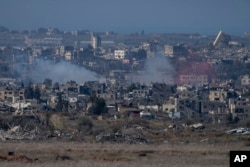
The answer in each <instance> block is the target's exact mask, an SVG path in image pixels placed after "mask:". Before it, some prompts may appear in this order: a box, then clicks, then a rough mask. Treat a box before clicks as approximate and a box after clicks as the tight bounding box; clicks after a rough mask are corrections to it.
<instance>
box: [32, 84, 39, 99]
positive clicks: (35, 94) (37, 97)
mask: <svg viewBox="0 0 250 167" xmlns="http://www.w3.org/2000/svg"><path fill="white" fill-rule="evenodd" d="M40 97H41V91H40V89H39V87H38V86H36V88H35V90H34V93H33V98H35V99H37V100H40Z"/></svg>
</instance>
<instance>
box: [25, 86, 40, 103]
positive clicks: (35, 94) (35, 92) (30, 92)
mask: <svg viewBox="0 0 250 167" xmlns="http://www.w3.org/2000/svg"><path fill="white" fill-rule="evenodd" d="M24 96H25V98H26V99H36V100H40V97H41V91H40V89H39V87H38V86H36V87H35V88H33V87H32V84H31V83H30V84H29V86H28V87H27V88H26V89H25V92H24Z"/></svg>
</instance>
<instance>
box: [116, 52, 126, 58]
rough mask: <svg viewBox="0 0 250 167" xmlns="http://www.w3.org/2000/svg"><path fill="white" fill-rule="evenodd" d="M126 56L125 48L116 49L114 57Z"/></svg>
mask: <svg viewBox="0 0 250 167" xmlns="http://www.w3.org/2000/svg"><path fill="white" fill-rule="evenodd" d="M125 56H126V51H125V50H115V51H114V58H115V59H124V58H125Z"/></svg>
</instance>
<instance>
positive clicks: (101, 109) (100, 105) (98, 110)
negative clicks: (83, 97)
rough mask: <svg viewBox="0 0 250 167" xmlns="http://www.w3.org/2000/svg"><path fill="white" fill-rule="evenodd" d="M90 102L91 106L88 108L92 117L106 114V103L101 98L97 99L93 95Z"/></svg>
mask: <svg viewBox="0 0 250 167" xmlns="http://www.w3.org/2000/svg"><path fill="white" fill-rule="evenodd" d="M90 101H91V102H92V106H91V107H90V108H89V112H90V113H92V114H94V115H102V114H105V113H107V111H108V110H107V107H106V102H105V100H104V99H103V98H98V97H96V96H95V95H93V96H91V98H90Z"/></svg>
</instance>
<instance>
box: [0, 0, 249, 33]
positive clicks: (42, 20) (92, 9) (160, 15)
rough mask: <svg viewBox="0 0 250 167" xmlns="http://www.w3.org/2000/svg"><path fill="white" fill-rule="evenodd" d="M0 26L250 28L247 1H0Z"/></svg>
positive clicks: (118, 29)
mask: <svg viewBox="0 0 250 167" xmlns="http://www.w3.org/2000/svg"><path fill="white" fill-rule="evenodd" d="M0 25H2V26H6V27H8V28H10V29H21V30H23V29H36V28H38V27H56V28H59V29H62V30H80V29H89V30H91V31H115V32H121V33H130V32H140V31H141V30H142V29H144V30H145V32H146V33H150V32H166V33H173V32H177V33H179V32H183V33H189V32H190V33H200V34H216V33H217V32H218V31H219V30H223V31H225V32H227V33H229V34H234V35H241V34H243V33H244V32H249V31H250V0H0Z"/></svg>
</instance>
